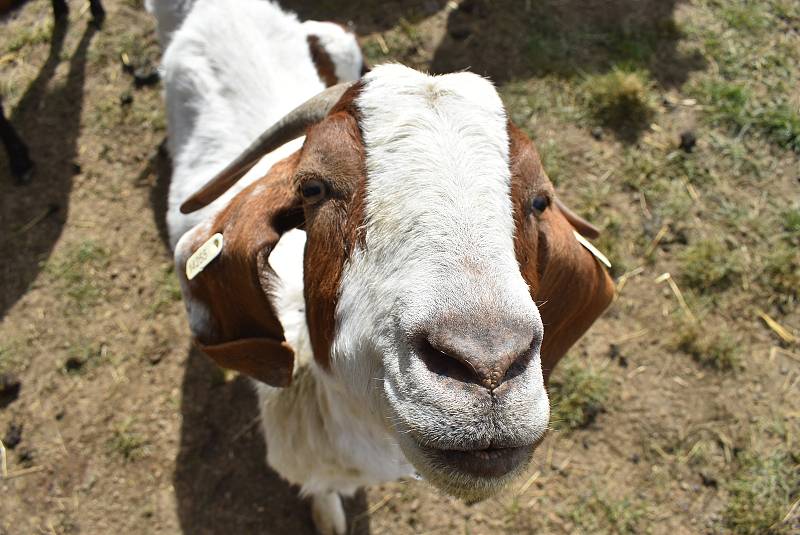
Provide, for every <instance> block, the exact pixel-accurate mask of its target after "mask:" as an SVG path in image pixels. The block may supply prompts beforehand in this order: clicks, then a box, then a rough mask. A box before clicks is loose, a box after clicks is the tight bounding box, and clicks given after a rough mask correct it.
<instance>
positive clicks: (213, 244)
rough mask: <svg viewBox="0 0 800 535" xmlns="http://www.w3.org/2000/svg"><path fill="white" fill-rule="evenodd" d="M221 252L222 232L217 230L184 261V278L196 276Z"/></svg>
mask: <svg viewBox="0 0 800 535" xmlns="http://www.w3.org/2000/svg"><path fill="white" fill-rule="evenodd" d="M221 252H222V234H220V233H219V232H218V233H216V234H214V235H213V236H211V238H209V239H208V241H207V242H205V243H204V244H203V245H201V246H200V248H199V249H198V250H196V251H195V252H194V253H193V254H192V256H190V257H189V260H187V261H186V278H187V279H188V280H192V279H193V278H195V277H196V276H198V275H199V274H200V273H201V272H202V271H203V270H204V269H205V268H206V266H207V265H209V264H210V263H211V261H212V260H214V259H215V258H216V257H218V256H219V253H221Z"/></svg>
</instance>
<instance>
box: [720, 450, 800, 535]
mask: <svg viewBox="0 0 800 535" xmlns="http://www.w3.org/2000/svg"><path fill="white" fill-rule="evenodd" d="M739 461H740V466H739V470H738V471H737V473H736V475H735V476H734V478H733V479H732V480H731V481H730V482H729V483H728V484H727V489H728V492H729V493H730V499H729V500H728V504H727V507H726V508H725V511H724V513H723V519H724V522H725V525H726V526H727V527H728V528H729V529H731V530H732V531H733V532H734V533H740V534H745V535H751V534H752V535H755V534H772V535H778V534H781V535H782V534H786V535H788V534H789V533H796V532H795V531H793V528H792V526H790V525H788V524H784V523H782V520H783V518H784V516H785V515H786V514H787V513H788V511H789V508H790V506H791V505H792V503H793V502H794V501H795V500H797V499H798V497H800V457H798V456H797V455H796V454H794V455H792V454H789V453H786V452H784V451H779V452H777V453H774V454H773V455H771V456H769V457H767V456H763V455H757V454H752V453H747V454H744V455H742V458H741V459H739ZM795 528H796V526H795Z"/></svg>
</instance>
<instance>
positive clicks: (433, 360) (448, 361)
mask: <svg viewBox="0 0 800 535" xmlns="http://www.w3.org/2000/svg"><path fill="white" fill-rule="evenodd" d="M417 352H418V353H419V356H420V359H421V360H422V362H423V363H424V364H425V366H426V367H427V368H428V370H430V371H431V372H433V373H435V374H436V375H440V376H443V377H450V378H452V379H456V380H458V381H462V382H465V383H474V382H476V378H477V376H478V373H477V372H476V371H475V368H474V367H473V366H472V365H471V364H470V363H468V362H465V361H464V360H462V359H459V358H457V357H454V356H452V355H450V354H448V353H445V352H444V351H442V350H440V349H438V348H437V347H436V346H434V345H433V344H432V343H431V342H430V341H429V340H428V339H427V338H423V339H422V340H420V342H419V343H418V344H417Z"/></svg>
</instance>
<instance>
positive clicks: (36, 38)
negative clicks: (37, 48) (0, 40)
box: [6, 17, 53, 54]
mask: <svg viewBox="0 0 800 535" xmlns="http://www.w3.org/2000/svg"><path fill="white" fill-rule="evenodd" d="M52 36H53V20H52V17H48V18H47V19H45V20H44V21H42V22H40V23H38V24H36V25H35V26H33V27H32V28H26V29H25V30H23V31H20V32H19V33H18V34H17V35H15V36H14V37H12V38H11V40H10V41H9V42H8V44H7V45H6V53H7V54H10V53H13V52H19V51H20V50H22V49H24V48H29V47H32V46H34V45H39V44H42V43H47V42H48V41H50V38H51V37H52Z"/></svg>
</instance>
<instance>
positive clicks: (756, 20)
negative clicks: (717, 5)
mask: <svg viewBox="0 0 800 535" xmlns="http://www.w3.org/2000/svg"><path fill="white" fill-rule="evenodd" d="M719 14H720V15H721V17H722V20H724V21H725V23H726V24H727V25H728V26H729V27H731V28H732V29H734V30H739V31H742V32H748V33H755V32H758V31H760V30H763V29H764V28H766V27H767V25H768V23H769V20H768V18H767V16H766V13H765V9H764V5H763V4H762V3H761V2H753V1H752V0H744V1H739V2H730V3H728V4H727V5H724V6H723V7H722V8H721V9H720V10H719Z"/></svg>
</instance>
